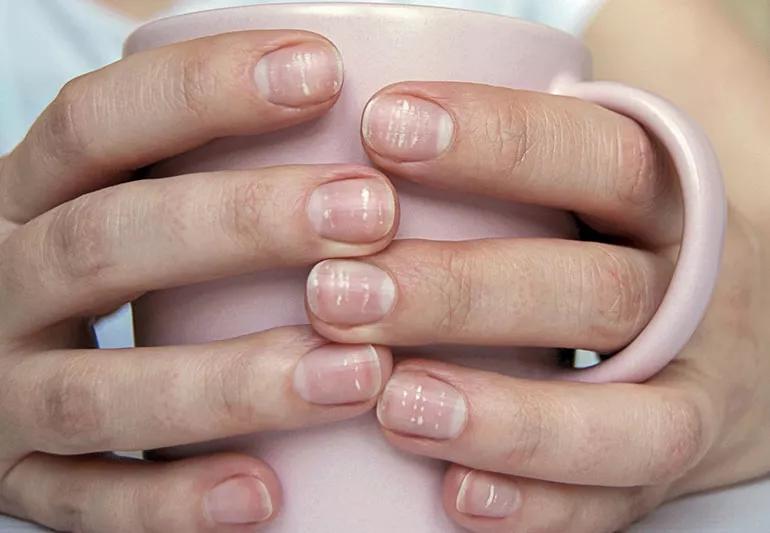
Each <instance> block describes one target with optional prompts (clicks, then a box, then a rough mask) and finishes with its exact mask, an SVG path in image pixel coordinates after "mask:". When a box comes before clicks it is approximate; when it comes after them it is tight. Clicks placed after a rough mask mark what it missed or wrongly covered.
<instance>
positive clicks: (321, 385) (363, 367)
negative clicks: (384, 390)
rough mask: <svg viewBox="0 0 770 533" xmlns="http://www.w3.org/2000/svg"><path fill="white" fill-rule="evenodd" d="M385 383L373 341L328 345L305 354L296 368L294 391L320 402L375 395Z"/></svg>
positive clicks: (313, 401)
mask: <svg viewBox="0 0 770 533" xmlns="http://www.w3.org/2000/svg"><path fill="white" fill-rule="evenodd" d="M381 386H382V370H381V369H380V358H379V356H378V355H377V350H375V348H374V346H372V345H370V344H364V345H342V344H327V345H325V346H321V347H320V348H317V349H315V350H313V351H312V352H309V353H307V354H305V355H304V356H303V357H302V359H300V360H299V363H297V367H296V368H295V370H294V390H296V391H297V394H299V396H300V397H302V398H303V399H304V400H306V401H308V402H311V403H317V404H345V403H353V402H362V401H366V400H370V399H371V398H374V397H375V396H376V395H377V393H378V392H379V391H380V388H381Z"/></svg>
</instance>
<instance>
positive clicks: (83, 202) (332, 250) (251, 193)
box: [0, 165, 397, 335]
mask: <svg viewBox="0 0 770 533" xmlns="http://www.w3.org/2000/svg"><path fill="white" fill-rule="evenodd" d="M396 220H397V207H396V199H395V194H394V192H393V190H392V186H391V185H390V183H389V182H388V180H387V178H385V177H384V176H383V175H382V174H380V173H379V172H377V171H374V170H372V169H370V168H367V167H359V166H352V165H324V166H292V167H274V168H265V169H261V170H255V171H241V172H221V173H208V174H195V175H189V176H179V177H175V178H166V179H163V180H145V181H137V182H132V183H126V184H121V185H118V186H116V187H112V188H109V189H103V190H100V191H96V192H94V193H90V194H88V195H85V196H82V197H80V198H78V199H76V200H73V201H71V202H68V203H66V204H64V205H62V206H60V207H58V208H56V209H54V210H52V211H49V212H47V213H45V214H43V215H41V216H40V217H38V218H36V219H35V220H33V221H32V222H30V223H28V224H26V225H25V226H23V227H22V228H19V229H18V230H17V231H16V232H14V233H13V234H12V235H11V236H10V237H9V238H8V239H7V240H6V241H5V242H3V243H2V244H0V251H1V252H2V256H3V257H5V258H6V259H7V260H6V261H3V262H2V264H0V280H2V283H0V302H1V303H0V316H2V321H0V323H2V325H0V330H2V331H4V332H6V333H7V334H9V335H19V334H23V333H26V332H30V331H35V330H37V329H38V328H40V327H41V326H46V325H50V324H53V323H56V322H58V321H60V320H62V319H64V318H67V317H70V316H73V315H92V314H94V313H98V312H101V311H103V310H104V309H105V308H112V307H115V306H116V305H119V304H121V303H123V302H125V301H127V300H129V299H132V298H134V297H136V296H137V295H139V294H141V293H143V292H145V291H147V290H150V289H160V288H164V287H169V286H178V285H183V284H188V283H194V282H197V281H202V280H206V279H212V278H217V277H223V276H227V275H232V274H239V273H244V272H254V271H258V270H263V269H267V268H273V267H287V266H300V265H306V264H309V263H312V262H314V261H317V260H318V259H320V258H324V257H330V256H331V257H339V256H351V255H364V254H370V253H373V252H375V251H377V250H380V249H381V248H383V247H384V246H385V245H387V243H388V242H389V240H390V239H391V238H392V236H393V233H394V232H395V226H396ZM30 294H34V295H35V297H34V298H31V297H30V296H29V295H30Z"/></svg>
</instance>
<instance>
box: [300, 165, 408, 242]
mask: <svg viewBox="0 0 770 533" xmlns="http://www.w3.org/2000/svg"><path fill="white" fill-rule="evenodd" d="M395 211H396V201H395V198H394V197H393V192H392V191H391V189H390V187H388V186H387V185H386V184H385V183H384V182H383V180H379V179H376V178H353V179H345V180H338V181H331V182H329V183H324V184H323V185H321V186H320V187H318V188H317V189H316V190H315V191H313V193H312V194H311V195H310V201H309V202H308V204H307V215H308V218H310V222H311V223H312V224H313V227H314V228H315V230H316V231H317V232H318V234H319V235H321V236H322V237H325V238H327V239H333V240H336V241H344V242H358V243H366V242H374V241H377V240H379V239H381V238H383V237H384V236H385V235H387V234H388V232H390V230H391V228H392V227H393V219H394V216H395Z"/></svg>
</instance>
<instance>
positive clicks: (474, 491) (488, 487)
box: [455, 470, 519, 518]
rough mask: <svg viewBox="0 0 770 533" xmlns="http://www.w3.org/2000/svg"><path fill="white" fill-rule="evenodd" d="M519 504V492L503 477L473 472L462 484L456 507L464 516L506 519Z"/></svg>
mask: <svg viewBox="0 0 770 533" xmlns="http://www.w3.org/2000/svg"><path fill="white" fill-rule="evenodd" d="M518 503H519V490H518V489H517V488H516V485H515V484H514V483H513V482H512V481H511V480H510V479H505V478H503V477H501V476H495V475H492V474H487V473H486V472H480V471H478V470H471V471H470V472H468V473H467V474H465V477H464V478H463V481H462V483H460V490H458V491H457V501H456V502H455V506H456V507H457V510H458V511H459V512H461V513H463V514H469V515H473V516H484V517H487V518H504V517H506V516H510V515H511V514H513V511H515V510H516V506H517V505H518Z"/></svg>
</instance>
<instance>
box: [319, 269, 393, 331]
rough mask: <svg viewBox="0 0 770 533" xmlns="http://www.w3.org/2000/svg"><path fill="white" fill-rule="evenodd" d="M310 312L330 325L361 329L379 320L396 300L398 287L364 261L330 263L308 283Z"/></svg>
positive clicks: (385, 275) (385, 274)
mask: <svg viewBox="0 0 770 533" xmlns="http://www.w3.org/2000/svg"><path fill="white" fill-rule="evenodd" d="M306 290H307V303H308V307H309V308H310V311H311V312H312V313H313V314H314V315H315V316H316V317H318V318H319V319H321V320H323V321H324V322H328V323H330V324H337V325H349V326H351V325H358V324H368V323H371V322H375V321H377V320H380V319H381V318H383V317H384V316H385V315H387V314H388V312H389V311H390V309H391V308H392V307H393V304H394V302H395V298H396V286H395V283H394V282H393V280H392V279H391V277H390V276H389V275H388V274H387V273H386V272H385V271H384V270H382V269H380V268H377V267H376V266H374V265H370V264H369V263H364V262H363V261H349V260H339V259H329V260H327V261H323V262H321V263H318V264H317V265H316V266H315V267H314V268H313V270H312V271H311V272H310V275H309V276H308V281H307V289H306Z"/></svg>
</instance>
